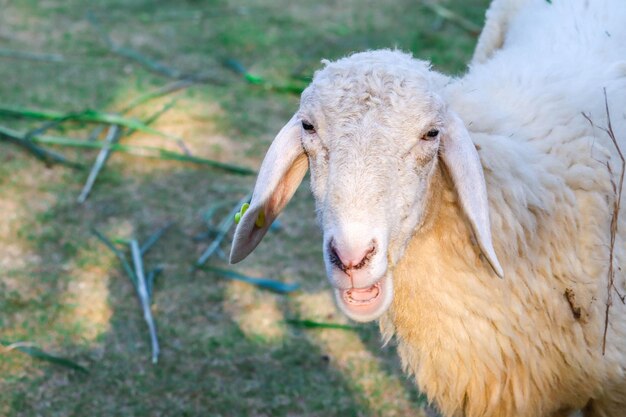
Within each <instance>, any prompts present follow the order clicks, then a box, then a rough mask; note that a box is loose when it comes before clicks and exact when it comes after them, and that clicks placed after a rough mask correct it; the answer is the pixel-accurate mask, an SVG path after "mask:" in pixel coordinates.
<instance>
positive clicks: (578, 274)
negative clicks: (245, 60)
mask: <svg viewBox="0 0 626 417" xmlns="http://www.w3.org/2000/svg"><path fill="white" fill-rule="evenodd" d="M497 3H498V2H496V4H494V5H493V6H492V7H495V8H498V7H501V5H499V4H497ZM500 3H503V2H500ZM585 3H586V2H583V1H573V2H569V3H568V2H564V1H555V2H554V4H548V3H546V2H544V1H534V2H529V4H528V5H527V6H518V7H519V9H520V11H519V13H518V14H517V15H513V16H509V17H508V23H509V25H510V26H509V30H508V32H507V34H506V37H505V39H506V40H505V41H504V42H503V45H502V47H501V49H498V50H495V51H492V52H491V54H492V56H491V58H490V59H486V60H484V62H482V63H475V65H473V66H472V67H471V68H470V71H469V73H468V74H467V75H465V76H464V77H463V78H461V79H459V80H454V81H452V82H451V83H450V84H449V85H447V86H446V87H445V88H444V92H443V96H444V99H445V100H446V102H447V103H448V104H449V105H450V106H451V107H452V108H453V109H455V110H456V112H457V113H458V114H459V115H460V117H461V118H462V119H463V120H464V122H465V124H466V126H468V129H469V131H470V132H471V134H472V139H473V141H474V142H475V143H476V145H477V147H478V148H479V154H480V157H481V162H482V165H483V168H484V172H485V179H486V183H487V188H488V195H489V205H490V216H491V224H492V230H493V239H494V246H495V248H496V252H497V253H498V255H499V258H500V261H501V262H502V264H503V266H504V269H505V271H506V279H505V280H502V281H498V280H494V279H493V275H492V274H490V273H489V272H490V271H489V270H487V269H485V267H484V265H483V264H482V263H481V262H480V261H479V259H478V257H479V251H478V250H477V249H476V247H475V245H473V244H472V242H471V233H470V232H469V231H468V230H467V229H468V228H467V226H466V222H465V221H464V219H463V216H462V213H460V211H459V208H458V206H457V204H456V196H455V193H454V192H453V187H452V185H451V184H450V182H449V181H447V180H446V178H445V176H444V175H441V176H440V179H439V180H440V181H441V183H442V184H444V188H445V189H446V192H445V193H442V194H440V195H439V200H440V201H439V209H438V210H437V211H436V212H434V213H433V214H432V216H433V217H434V218H433V219H432V220H431V221H432V227H430V228H428V229H423V230H422V231H421V232H420V233H418V234H417V235H415V236H414V238H413V239H412V240H411V242H410V244H409V247H408V248H407V250H406V253H405V256H404V257H403V258H402V259H401V260H400V262H399V263H398V264H397V266H396V268H395V270H394V283H395V287H396V291H395V296H394V302H393V304H392V306H391V308H390V310H389V313H388V314H387V315H386V317H384V318H383V319H382V320H381V330H382V332H383V334H384V336H385V338H386V339H390V338H391V337H392V336H393V335H394V334H395V335H396V337H397V339H398V344H399V346H398V350H399V353H400V357H401V358H402V361H403V363H404V365H405V367H406V369H407V370H408V371H409V372H411V373H413V374H415V377H416V379H417V383H418V385H419V387H420V388H421V389H422V390H423V391H424V392H425V393H426V394H427V395H428V397H429V398H430V399H431V400H434V401H435V402H436V403H437V404H438V405H439V407H440V408H441V410H442V412H443V413H444V415H446V416H463V415H465V416H468V417H478V416H518V417H525V416H529V417H530V416H550V415H568V414H567V413H568V412H569V411H571V410H575V409H582V408H583V407H585V406H586V405H587V404H588V402H589V401H590V400H591V402H590V403H589V406H588V407H587V410H586V413H587V414H586V415H589V416H596V415H597V416H612V417H618V416H623V415H626V374H625V368H626V309H625V308H624V305H623V303H622V302H621V301H619V299H618V294H617V293H616V292H613V293H612V298H613V306H612V307H611V310H610V317H609V329H608V332H607V340H606V354H605V355H603V354H602V337H603V331H604V323H605V309H606V300H607V282H608V275H607V274H608V266H609V262H610V261H609V253H610V222H611V216H612V207H613V202H614V199H615V198H616V197H617V194H616V192H615V191H614V189H613V185H612V182H613V184H617V183H618V182H619V178H618V177H619V175H618V174H619V172H620V168H621V161H620V160H619V158H618V155H617V150H616V148H615V147H614V145H613V144H612V142H611V141H610V138H609V137H608V135H606V134H605V133H604V132H602V131H601V130H600V129H597V128H595V129H594V128H593V127H592V126H591V125H590V123H589V122H588V120H586V118H585V117H583V115H582V113H583V112H585V113H586V114H587V115H588V116H589V117H590V118H591V120H592V121H593V122H594V123H595V124H596V125H597V126H602V127H606V126H607V118H606V112H605V106H604V95H603V88H606V90H607V96H608V104H609V109H610V110H611V111H612V117H611V122H612V125H613V129H614V131H615V134H616V136H617V139H618V141H619V144H620V147H621V148H622V149H626V123H625V119H626V115H625V114H624V108H626V61H625V59H626V29H625V27H626V26H625V23H626V13H625V7H624V4H623V3H621V2H618V1H614V2H609V1H597V2H588V3H587V4H585ZM488 25H489V22H488ZM479 46H480V45H479ZM475 62H476V59H475ZM607 164H609V165H608V166H610V171H612V173H613V175H611V174H610V171H609V168H608V166H607ZM622 211H623V210H622ZM625 215H626V214H624V213H621V215H620V222H619V234H618V236H617V238H616V241H615V253H614V264H615V265H616V268H615V269H616V276H615V286H616V288H617V290H618V291H619V292H620V293H621V294H624V293H625V290H624V273H623V271H622V269H621V267H622V266H623V265H624V260H625V256H626V248H625V247H624V235H625V234H626V223H625V220H626V218H625V217H624V216H625ZM618 267H619V268H618ZM566 290H567V291H568V292H569V291H571V293H572V294H575V299H574V300H571V298H570V300H568V298H567V296H566V294H565V293H566ZM570 302H573V303H574V305H570ZM574 308H580V309H581V317H580V318H579V319H577V318H576V317H575V315H574V313H573V309H574ZM558 413H561V414H558Z"/></svg>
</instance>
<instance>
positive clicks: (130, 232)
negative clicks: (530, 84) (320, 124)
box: [0, 0, 486, 417]
mask: <svg viewBox="0 0 626 417" xmlns="http://www.w3.org/2000/svg"><path fill="white" fill-rule="evenodd" d="M440 4H442V5H444V6H445V7H447V8H448V9H450V10H452V11H454V13H456V14H458V16H462V17H463V18H465V19H468V20H469V21H470V22H473V23H474V24H475V25H477V26H480V24H481V23H482V21H483V16H484V10H485V7H486V4H485V1H484V0H472V1H463V0H454V1H452V0H451V1H446V2H444V3H440ZM0 10H2V12H0V77H1V79H2V82H0V106H22V107H33V108H38V109H52V110H56V111H60V112H73V111H81V110H85V109H96V110H100V111H109V112H116V111H120V110H121V109H123V107H124V106H125V105H126V104H128V103H129V102H130V101H131V100H132V99H133V98H136V97H138V96H140V95H142V94H143V93H146V92H148V91H151V90H154V89H156V88H158V87H160V86H163V85H165V84H167V83H170V82H171V81H172V80H171V79H168V78H166V77H164V76H163V75H159V74H155V73H153V72H150V71H149V70H147V69H146V68H145V67H143V66H142V65H141V64H139V63H138V62H135V61H132V60H130V59H126V58H123V57H121V56H119V55H117V54H114V53H112V52H111V50H110V48H109V46H107V44H106V43H105V42H104V40H103V38H102V36H101V35H100V34H99V32H98V30H97V28H98V27H100V28H101V29H102V30H103V31H104V32H106V33H108V34H110V36H111V38H112V40H113V41H114V42H115V43H116V44H118V45H123V46H127V47H131V48H133V49H134V50H136V51H140V52H141V54H143V55H144V56H148V57H151V58H153V59H155V60H156V61H158V62H161V63H164V64H166V65H168V66H169V67H172V68H176V69H178V70H181V71H183V72H187V73H210V74H211V75H212V76H213V77H215V78H217V79H219V81H220V82H221V83H223V85H214V84H211V83H198V84H194V85H192V86H191V87H188V88H186V89H185V90H182V91H179V92H177V93H174V94H170V95H167V96H165V97H162V98H158V99H154V100H151V101H149V102H147V103H145V104H143V105H141V106H138V107H137V108H136V109H134V110H133V112H132V113H131V115H132V116H134V117H137V118H144V117H146V116H148V115H150V114H152V113H154V112H156V111H158V110H160V109H162V108H163V107H164V106H168V107H171V108H170V109H169V110H168V111H167V112H165V113H164V114H163V115H162V116H161V117H160V118H159V119H158V120H157V121H156V122H155V123H154V124H153V127H154V128H155V129H158V130H160V131H163V132H167V133H169V134H172V135H176V136H180V137H183V138H184V140H185V142H186V143H187V146H188V147H189V148H190V149H191V151H192V152H193V154H195V155H198V156H202V157H205V158H211V159H215V160H219V161H223V162H233V163H236V164H239V165H243V166H247V167H250V168H252V169H257V168H258V166H259V164H260V161H261V159H262V155H263V153H264V151H265V149H267V146H268V144H269V143H270V141H271V140H272V138H273V135H274V134H275V133H276V132H277V131H278V130H279V128H280V127H281V126H282V124H283V123H284V122H285V121H287V120H288V119H289V117H290V115H291V114H292V113H293V112H294V110H295V109H296V108H297V105H298V96H297V95H295V94H290V93H285V92H281V91H277V90H276V89H271V88H264V87H263V86H259V85H253V84H250V83H248V82H246V81H245V80H243V79H242V77H241V76H239V75H237V74H236V73H235V72H233V71H232V70H231V69H229V67H228V66H227V65H225V62H227V61H228V60H229V59H230V60H233V59H235V60H237V61H238V62H240V63H241V64H243V65H244V66H246V67H247V69H248V71H249V72H250V73H252V74H255V75H259V76H262V77H264V78H265V79H266V80H269V82H271V83H273V84H275V85H283V86H284V85H287V84H296V85H304V83H305V81H303V80H306V78H307V77H310V76H311V74H312V73H313V71H314V70H315V69H316V68H318V67H319V66H320V64H319V61H320V59H322V58H329V59H333V58H338V57H340V56H342V55H345V54H347V53H349V52H352V51H360V50H364V49H373V48H380V47H398V48H401V49H404V50H409V51H412V52H413V53H414V55H415V56H417V57H420V58H423V59H429V60H431V61H432V62H433V64H434V65H435V67H436V68H438V69H440V70H442V71H446V72H448V73H453V74H458V73H461V72H462V71H463V70H464V68H465V63H466V62H467V60H468V59H469V57H470V55H471V51H472V48H473V47H474V45H475V43H476V34H475V33H472V31H468V30H467V28H463V27H461V26H460V25H459V24H458V22H455V21H454V20H449V19H443V18H442V17H440V16H439V15H437V14H436V13H435V12H433V9H432V8H429V7H426V6H425V5H424V4H421V3H420V2H419V1H417V0H400V1H395V2H391V3H388V4H385V5H383V4H382V3H381V2H375V1H371V0H368V1H358V0H346V1H341V2H339V1H334V0H321V1H316V2H309V3H307V4H296V3H295V2H292V1H288V0H278V1H272V2H267V1H259V0H249V1H244V0H215V1H201V0H186V1H182V0H181V1H176V2H168V1H154V0H153V1H149V0H128V1H127V0H106V1H99V2H87V1H81V0H67V1H64V0H46V1H36V0H20V1H10V0H0ZM7 50H10V51H21V52H29V53H45V54H56V55H60V56H62V59H56V58H54V59H46V60H43V61H34V60H29V59H24V58H23V57H22V58H16V57H9V56H7V54H4V55H3V54H2V53H1V52H2V51H7ZM56 55H55V56H56ZM48 58H50V57H48ZM57 58H58V57H57ZM57 61H58V62H57ZM172 100H175V101H172ZM40 123H41V121H33V120H26V119H18V118H15V117H13V116H6V115H4V116H0V126H4V127H11V128H13V129H18V130H22V131H24V130H27V129H29V128H32V127H35V126H37V125H38V124H40ZM92 128H93V126H88V125H84V126H83V125H77V124H75V123H74V124H71V123H70V124H67V125H64V126H61V128H58V129H56V130H52V131H50V134H54V135H56V136H69V137H76V138H81V139H85V137H86V136H87V135H88V133H89V132H90V131H91V129H92ZM122 143H124V144H138V145H158V146H162V147H168V148H169V149H172V150H177V148H176V147H175V146H174V145H173V144H172V143H171V142H170V141H167V140H165V139H163V138H159V137H155V136H154V135H151V134H144V133H142V134H139V133H135V134H133V135H131V136H130V137H124V138H123V139H122ZM54 149H55V150H57V151H59V152H63V153H64V154H65V155H67V156H68V157H70V158H73V159H76V160H80V161H81V162H84V163H85V164H87V165H88V166H90V165H91V163H92V161H93V160H94V158H95V156H96V152H95V151H76V150H71V149H68V148H54ZM87 173H88V171H76V170H72V169H69V168H67V167H63V166H60V165H54V166H52V167H47V166H46V165H44V164H43V163H42V162H40V161H38V160H36V159H34V158H33V157H32V156H31V155H30V154H28V153H26V152H25V151H24V150H23V149H21V148H18V147H16V146H15V145H13V144H10V143H7V142H4V141H2V140H0V340H1V341H4V342H5V343H12V342H28V343H34V344H36V345H37V346H39V347H41V348H43V349H45V350H46V351H47V352H50V353H54V354H56V355H59V356H63V357H66V358H70V359H72V360H74V361H76V362H77V363H79V364H81V365H83V366H85V367H86V368H88V370H89V373H87V374H84V373H80V372H76V371H73V370H70V369H67V368H65V367H61V366H58V365H54V364H50V363H48V362H45V361H38V360H35V359H33V358H32V357H30V356H28V355H25V354H23V353H21V352H18V351H17V350H9V349H3V350H2V351H0V415H1V416H7V417H9V416H10V417H18V416H46V417H48V416H64V417H66V416H112V415H116V416H272V417H273V416H385V417H386V416H405V415H415V416H420V415H425V411H424V409H423V408H424V406H425V403H426V402H425V400H424V398H423V397H421V396H420V394H419V393H418V391H417V390H416V388H415V387H414V384H413V382H412V381H411V380H410V379H409V378H408V377H406V376H405V375H404V374H403V373H402V371H401V369H400V365H399V363H398V359H397V356H396V353H395V350H394V347H393V346H387V347H382V346H381V342H380V339H379V334H378V330H377V328H376V326H375V325H373V324H372V325H358V326H357V329H356V330H337V329H306V328H300V327H295V326H293V325H291V324H288V323H286V322H285V320H286V319H291V318H300V319H308V320H317V321H323V322H333V323H347V321H346V319H345V318H343V317H342V316H341V315H340V314H339V313H338V311H337V310H336V308H335V306H334V304H333V302H332V299H331V294H330V291H329V287H328V284H327V283H326V280H325V277H324V271H323V263H322V257H321V245H320V242H321V236H320V233H319V231H318V229H317V226H316V224H315V221H314V211H313V202H312V198H311V197H310V194H309V192H308V189H307V186H306V185H303V186H302V187H301V188H300V190H299V191H298V193H297V194H296V196H295V198H294V200H293V201H292V203H290V205H289V206H288V208H287V209H286V211H285V213H284V215H283V216H282V217H281V219H280V223H281V228H280V229H279V230H278V231H276V232H272V233H270V234H269V235H268V237H267V238H266V239H265V240H264V242H263V243H262V244H261V246H260V247H259V248H258V250H257V251H256V252H255V253H254V254H253V255H252V256H250V258H249V259H248V260H246V261H245V262H244V263H242V264H240V265H237V266H236V267H230V266H228V265H227V263H226V262H225V261H224V260H223V259H220V258H219V257H214V258H212V259H211V260H210V264H212V265H215V266H220V267H224V268H232V269H234V270H236V271H239V272H243V273H246V274H249V275H252V276H268V277H272V278H274V279H277V280H281V281H285V282H295V283H299V284H300V285H301V288H300V290H299V291H297V292H295V293H293V294H290V295H277V294H273V293H270V292H267V291H264V290H262V289H259V288H257V287H253V286H250V285H249V284H244V283H240V282H235V281H228V280H225V279H224V278H222V277H220V276H218V275H215V274H213V273H210V272H203V271H193V270H192V269H191V266H192V265H193V263H194V261H195V260H196V259H197V257H198V256H199V255H200V254H201V253H202V251H203V250H204V249H205V248H206V247H207V246H208V244H209V243H210V240H207V239H201V237H202V234H203V233H204V234H206V231H207V225H206V222H205V221H204V219H203V216H204V215H205V213H206V212H207V210H208V209H209V208H210V207H211V206H212V205H213V204H215V203H216V202H221V201H226V202H231V203H230V204H231V205H232V204H234V202H236V201H237V200H238V199H240V198H241V197H242V196H244V195H245V194H246V192H248V191H249V190H250V189H251V187H252V185H253V182H254V177H253V176H238V175H233V174H228V173H225V172H223V171H220V170H215V169H211V168H207V167H203V166H200V165H195V164H188V163H181V162H172V161H167V162H166V161H161V160H155V159H146V158H140V157H136V156H130V155H125V154H122V153H114V154H113V156H112V157H111V159H110V160H109V162H108V164H107V165H106V167H105V169H104V171H103V173H102V174H101V175H100V176H99V177H98V181H97V183H96V186H95V188H94V190H93V193H92V195H91V196H90V197H89V199H88V200H87V202H86V203H85V204H82V205H81V204H78V203H77V202H76V197H77V196H78V194H79V193H80V190H81V188H82V186H83V183H84V181H85V179H86V177H87ZM306 182H307V181H305V184H306ZM228 208H229V207H226V209H225V210H223V212H220V213H219V214H220V216H223V215H225V213H226V211H228ZM168 222H174V225H173V226H172V227H171V228H170V229H169V230H168V231H167V233H166V234H165V236H164V237H163V238H162V239H161V240H160V241H159V242H158V243H157V244H156V245H155V247H154V249H153V250H152V251H151V252H150V253H149V254H148V255H147V256H146V259H145V261H146V264H147V265H149V266H162V267H163V268H164V272H163V273H162V275H161V276H160V277H159V278H158V279H157V282H156V286H155V290H154V304H153V309H152V311H153V313H154V316H155V318H156V321H157V326H158V334H159V339H160V342H161V347H162V353H161V356H160V360H159V362H158V364H156V365H153V364H152V363H151V362H150V358H149V352H150V344H149V339H148V333H147V330H146V326H145V322H144V321H143V316H142V314H141V309H140V306H139V303H138V301H137V298H136V297H135V294H134V290H133V287H132V285H131V283H130V281H129V280H128V278H127V277H126V276H125V275H124V272H123V269H122V268H121V266H120V264H119V262H118V261H117V259H116V258H115V257H114V256H113V254H112V253H111V252H110V251H109V250H108V249H107V248H106V247H105V246H103V245H102V244H101V242H99V241H98V240H97V239H96V238H95V237H94V234H93V233H92V231H91V229H92V228H93V227H96V228H97V229H99V230H100V231H102V232H104V233H106V234H107V235H108V236H110V237H111V238H116V239H128V238H131V237H136V238H138V239H145V238H146V237H147V236H148V235H150V234H151V233H152V232H153V231H155V230H157V229H159V228H160V227H162V226H163V225H165V224H166V223H168ZM198 235H200V239H199V238H198ZM227 249H228V245H227V244H225V245H224V250H225V251H226V250H227Z"/></svg>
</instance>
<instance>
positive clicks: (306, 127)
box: [302, 120, 315, 133]
mask: <svg viewBox="0 0 626 417" xmlns="http://www.w3.org/2000/svg"><path fill="white" fill-rule="evenodd" d="M302 129H304V130H306V131H307V132H309V133H314V132H315V127H314V126H313V125H312V124H311V123H309V122H305V121H304V120H303V121H302Z"/></svg>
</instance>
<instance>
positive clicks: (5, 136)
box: [0, 127, 85, 170]
mask: <svg viewBox="0 0 626 417" xmlns="http://www.w3.org/2000/svg"><path fill="white" fill-rule="evenodd" d="M0 140H6V141H8V142H11V143H13V144H15V145H17V146H20V147H22V148H24V149H26V150H27V151H28V152H30V153H31V154H32V155H34V156H35V157H36V158H37V159H39V160H41V161H43V162H44V163H45V164H46V165H50V164H52V163H59V164H62V165H65V166H68V167H70V168H74V169H79V170H82V169H84V168H85V167H84V166H83V165H82V164H80V163H78V162H74V161H70V160H69V159H67V158H65V157H64V156H63V155H61V154H58V153H56V152H53V151H50V150H48V149H44V148H42V147H41V146H37V145H36V144H35V143H34V141H33V140H31V139H27V138H26V137H25V135H22V134H20V133H19V132H15V131H13V130H11V129H4V128H2V127H0Z"/></svg>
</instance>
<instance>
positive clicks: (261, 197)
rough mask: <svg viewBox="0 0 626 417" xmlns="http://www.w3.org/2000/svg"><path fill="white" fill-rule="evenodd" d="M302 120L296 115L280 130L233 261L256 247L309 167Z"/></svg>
mask: <svg viewBox="0 0 626 417" xmlns="http://www.w3.org/2000/svg"><path fill="white" fill-rule="evenodd" d="M301 123H302V122H301V120H300V118H299V117H298V116H297V115H294V116H293V117H292V118H291V120H289V122H288V123H287V124H286V125H285V126H284V127H283V128H282V129H281V130H280V132H278V135H277V136H276V138H275V139H274V141H273V142H272V145H271V146H270V148H269V150H268V151H267V154H266V155H265V158H264V159H263V163H262V164H261V169H260V171H259V176H258V177H257V180H256V185H255V186H254V192H253V193H252V201H250V207H249V208H248V210H247V211H246V212H245V214H244V215H243V216H241V219H240V220H239V224H238V225H237V229H236V230H235V237H234V238H233V245H232V247H231V250H230V263H237V262H239V261H241V260H243V259H244V258H245V257H246V256H248V255H249V254H250V252H252V251H253V250H254V248H256V247H257V245H258V244H259V242H261V239H263V236H265V233H267V231H268V229H269V227H270V226H271V224H272V222H273V221H274V220H275V219H276V217H277V216H278V214H279V213H280V211H281V210H282V209H283V208H284V207H285V205H287V203H288V202H289V200H290V199H291V197H292V196H293V194H294V193H295V192H296V189H297V188H298V185H300V183H301V182H302V178H304V174H306V171H307V169H308V159H307V157H306V155H305V153H304V150H303V149H302V145H301V142H300V135H301V132H302V130H301V129H302V127H301Z"/></svg>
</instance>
